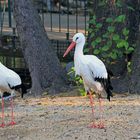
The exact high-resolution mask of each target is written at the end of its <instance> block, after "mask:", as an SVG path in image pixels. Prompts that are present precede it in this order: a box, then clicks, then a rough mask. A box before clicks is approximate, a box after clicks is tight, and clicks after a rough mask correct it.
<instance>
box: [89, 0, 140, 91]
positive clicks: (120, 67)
mask: <svg viewBox="0 0 140 140" xmlns="http://www.w3.org/2000/svg"><path fill="white" fill-rule="evenodd" d="M139 4H140V2H139V0H136V1H133V0H129V1H125V0H123V1H122V0H108V1H106V0H94V1H90V0H89V6H90V22H89V34H88V44H87V45H88V46H89V52H90V53H94V54H95V55H98V56H100V57H101V58H102V60H103V61H105V63H106V65H108V67H110V69H112V71H113V72H114V75H115V76H116V77H117V78H115V80H113V83H114V85H115V86H114V87H115V91H116V92H124V91H128V90H129V88H128V87H129V84H130V83H132V82H133V80H134V79H135V78H130V75H131V73H130V72H131V68H130V64H131V56H132V54H133V50H134V49H135V44H136V40H137V31H138V30H139V19H140V18H139V15H140V13H139V11H140V10H139V7H140V5H139ZM135 53H138V52H137V51H135V52H134V54H135ZM133 56H134V55H133ZM133 56H132V63H134V62H133V61H134V60H135V62H139V60H138V61H137V59H139V57H137V58H135V59H134V58H133ZM136 56H138V55H136ZM136 64H138V63H136ZM133 66H134V65H132V72H133V71H134V70H133V68H135V67H133ZM135 72H136V73H138V71H134V73H132V74H133V75H135V74H136V73H135ZM135 77H137V76H135ZM130 79H131V82H130ZM132 79H133V80H132ZM136 81H138V79H137V80H136ZM134 85H135V84H134ZM132 87H133V86H131V88H132ZM138 87H139V86H138ZM134 89H135V88H134ZM139 89H140V88H139ZM130 91H131V90H130Z"/></svg>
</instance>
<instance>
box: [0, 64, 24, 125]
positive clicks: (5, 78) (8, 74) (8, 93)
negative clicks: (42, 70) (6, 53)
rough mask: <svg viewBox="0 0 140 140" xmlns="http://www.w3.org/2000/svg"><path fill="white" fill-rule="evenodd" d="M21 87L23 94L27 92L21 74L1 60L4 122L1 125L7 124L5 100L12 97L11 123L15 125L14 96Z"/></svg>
mask: <svg viewBox="0 0 140 140" xmlns="http://www.w3.org/2000/svg"><path fill="white" fill-rule="evenodd" d="M19 88H21V89H22V94H23V93H26V89H25V88H24V86H23V84H22V82H21V78H20V76H19V75H18V74H17V73H15V72H14V71H12V70H11V69H8V68H7V67H5V66H4V65H3V64H2V63H1V62H0V98H1V101H2V123H1V124H0V127H4V126H5V122H4V100H7V99H10V101H11V122H10V123H9V125H14V124H15V121H14V113H13V96H14V94H15V90H17V89H19Z"/></svg>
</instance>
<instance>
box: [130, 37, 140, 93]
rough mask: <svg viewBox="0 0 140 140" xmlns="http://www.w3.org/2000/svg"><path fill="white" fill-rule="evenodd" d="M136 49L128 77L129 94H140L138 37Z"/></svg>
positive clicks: (139, 41)
mask: <svg viewBox="0 0 140 140" xmlns="http://www.w3.org/2000/svg"><path fill="white" fill-rule="evenodd" d="M137 40H138V41H137V45H136V49H135V51H134V53H133V56H132V73H131V76H130V84H129V91H130V93H137V94H140V35H139V37H138V39H137Z"/></svg>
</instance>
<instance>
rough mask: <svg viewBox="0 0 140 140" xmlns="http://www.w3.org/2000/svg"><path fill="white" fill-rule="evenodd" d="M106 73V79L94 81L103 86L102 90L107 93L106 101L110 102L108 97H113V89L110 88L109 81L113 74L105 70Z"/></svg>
mask: <svg viewBox="0 0 140 140" xmlns="http://www.w3.org/2000/svg"><path fill="white" fill-rule="evenodd" d="M107 73H108V78H107V79H105V78H95V81H98V82H100V83H101V84H102V85H103V86H104V89H105V91H106V93H107V99H108V100H109V101H110V97H113V94H112V90H113V87H112V85H111V81H110V77H112V76H113V73H112V72H111V71H110V70H108V69H107Z"/></svg>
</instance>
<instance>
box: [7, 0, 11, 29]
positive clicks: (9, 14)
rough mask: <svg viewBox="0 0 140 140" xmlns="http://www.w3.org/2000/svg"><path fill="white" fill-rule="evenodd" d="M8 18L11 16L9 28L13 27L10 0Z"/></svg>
mask: <svg viewBox="0 0 140 140" xmlns="http://www.w3.org/2000/svg"><path fill="white" fill-rule="evenodd" d="M8 16H9V27H12V18H11V3H10V0H8Z"/></svg>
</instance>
